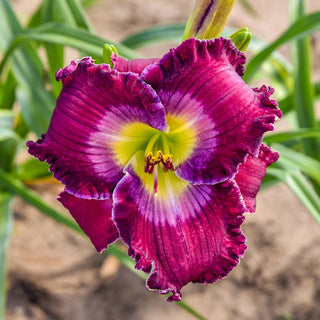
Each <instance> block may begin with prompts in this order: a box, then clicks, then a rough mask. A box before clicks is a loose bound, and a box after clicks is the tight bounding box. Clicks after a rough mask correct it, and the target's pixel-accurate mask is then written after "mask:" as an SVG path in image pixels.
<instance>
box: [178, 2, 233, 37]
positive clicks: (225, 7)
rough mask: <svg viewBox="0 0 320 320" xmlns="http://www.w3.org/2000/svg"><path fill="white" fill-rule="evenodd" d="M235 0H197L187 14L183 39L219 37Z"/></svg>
mask: <svg viewBox="0 0 320 320" xmlns="http://www.w3.org/2000/svg"><path fill="white" fill-rule="evenodd" d="M235 2H236V0H198V1H197V2H196V5H195V6H194V8H193V11H192V12H191V14H190V16H189V19H188V22H187V25H186V29H185V32H184V35H183V40H186V39H188V38H197V39H211V38H217V37H219V36H220V34H221V32H222V31H223V29H224V27H225V25H226V24H227V21H228V18H229V15H230V13H231V10H232V8H233V6H234V4H235Z"/></svg>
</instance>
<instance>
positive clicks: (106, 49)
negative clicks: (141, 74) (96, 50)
mask: <svg viewBox="0 0 320 320" xmlns="http://www.w3.org/2000/svg"><path fill="white" fill-rule="evenodd" d="M113 52H114V53H115V54H117V55H118V51H117V49H116V47H115V46H114V45H113V44H105V45H104V46H103V51H102V58H103V62H104V63H106V64H109V65H110V67H113V63H112V62H111V56H112V53H113Z"/></svg>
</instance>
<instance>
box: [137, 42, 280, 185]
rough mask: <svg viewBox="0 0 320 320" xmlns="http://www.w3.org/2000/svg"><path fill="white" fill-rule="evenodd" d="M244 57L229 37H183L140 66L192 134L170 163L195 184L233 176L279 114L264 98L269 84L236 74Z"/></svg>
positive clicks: (169, 114)
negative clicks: (183, 152)
mask: <svg viewBox="0 0 320 320" xmlns="http://www.w3.org/2000/svg"><path fill="white" fill-rule="evenodd" d="M244 63H245V56H244V55H243V53H241V52H240V51H238V50H237V49H236V48H235V47H234V45H233V44H232V42H231V41H230V40H229V39H223V38H219V39H215V40H203V41H201V40H195V39H188V40H186V41H185V42H183V43H182V44H181V45H180V46H179V47H177V48H176V49H172V50H171V51H170V52H169V53H168V54H166V55H165V56H164V57H163V59H162V60H161V61H160V62H159V63H157V64H153V65H150V66H149V67H147V68H146V69H145V70H144V71H143V73H142V76H141V77H142V79H143V80H145V81H146V82H147V83H149V84H151V85H152V87H153V88H154V89H155V90H156V92H157V93H158V95H159V97H160V99H161V101H162V103H163V105H164V107H165V108H166V111H167V117H168V118H173V119H179V121H180V122H183V123H184V124H183V126H182V129H183V130H184V131H186V129H189V130H190V131H191V132H193V133H194V135H195V137H196V143H195V144H194V147H193V151H192V153H191V154H190V156H188V158H187V159H186V160H185V161H184V162H182V163H181V164H179V165H178V166H177V168H176V172H177V174H178V175H179V176H180V177H181V178H183V179H186V180H188V181H191V182H193V183H196V184H200V183H218V182H221V181H224V180H226V179H227V178H232V177H234V175H235V174H236V172H237V171H238V167H239V165H240V164H241V163H243V162H244V161H245V159H246V157H247V155H248V154H249V155H251V156H257V154H258V149H259V146H260V143H261V140H262V135H263V133H264V132H265V131H267V130H273V123H274V122H275V120H276V119H277V118H278V117H280V116H281V111H280V110H279V109H278V108H277V103H276V102H275V101H274V100H270V99H269V96H270V95H271V94H272V92H273V89H272V88H267V87H265V86H263V87H262V88H261V89H251V88H250V87H249V86H248V85H246V83H245V82H244V81H243V80H242V77H241V76H242V75H243V73H244V66H243V64H244ZM182 129H181V130H182ZM175 131H177V132H179V128H175ZM170 134H172V135H174V134H175V132H172V133H171V132H169V135H170ZM171 153H172V154H173V156H174V151H172V152H171Z"/></svg>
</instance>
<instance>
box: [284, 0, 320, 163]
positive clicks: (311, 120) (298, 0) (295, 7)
mask: <svg viewBox="0 0 320 320" xmlns="http://www.w3.org/2000/svg"><path fill="white" fill-rule="evenodd" d="M290 9H291V10H290V11H291V12H290V16H291V21H292V22H295V21H296V20H297V19H299V18H300V17H302V16H303V15H304V0H292V1H291V2H290ZM291 51H292V61H293V65H294V90H293V102H294V107H295V110H296V115H297V122H298V126H299V127H300V128H313V129H317V127H318V124H317V121H316V117H315V113H314V98H315V95H314V87H313V85H312V80H311V79H312V75H311V71H312V63H311V40H310V38H309V37H305V38H303V39H299V40H297V41H294V42H292V43H291ZM303 144H304V149H305V153H306V154H307V155H309V156H311V157H314V158H319V155H320V143H319V140H317V139H316V138H310V139H304V140H303Z"/></svg>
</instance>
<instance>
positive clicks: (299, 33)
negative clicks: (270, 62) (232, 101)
mask: <svg viewBox="0 0 320 320" xmlns="http://www.w3.org/2000/svg"><path fill="white" fill-rule="evenodd" d="M319 28H320V12H314V13H311V14H308V15H305V16H303V17H301V18H300V19H299V20H298V21H297V22H295V23H294V24H293V25H291V26H290V27H289V28H288V29H287V30H286V31H285V32H284V33H282V34H281V35H280V37H279V38H278V39H276V40H275V41H274V42H272V43H271V44H270V45H269V46H267V47H266V48H265V49H263V50H262V51H261V52H260V53H258V54H257V55H256V56H255V57H254V58H253V59H251V60H250V62H249V63H248V65H247V70H246V73H245V75H244V80H245V81H246V82H249V81H250V79H251V78H252V76H253V75H254V72H255V71H256V70H257V69H258V68H259V67H260V65H261V64H262V63H263V62H264V61H265V60H266V59H267V58H268V57H269V56H270V54H271V53H272V52H274V51H275V50H276V49H277V48H278V47H279V46H281V45H282V44H284V43H286V42H288V41H291V40H297V39H301V38H303V37H305V36H307V35H309V34H311V33H312V32H314V31H316V30H318V29H319Z"/></svg>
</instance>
